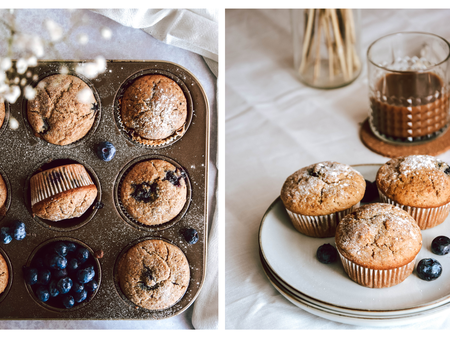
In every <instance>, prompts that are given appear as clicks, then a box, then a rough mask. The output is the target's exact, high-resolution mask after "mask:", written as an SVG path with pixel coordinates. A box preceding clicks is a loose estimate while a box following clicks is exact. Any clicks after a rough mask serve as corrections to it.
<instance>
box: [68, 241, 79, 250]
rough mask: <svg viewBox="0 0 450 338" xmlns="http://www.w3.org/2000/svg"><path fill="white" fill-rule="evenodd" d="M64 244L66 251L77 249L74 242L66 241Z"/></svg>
mask: <svg viewBox="0 0 450 338" xmlns="http://www.w3.org/2000/svg"><path fill="white" fill-rule="evenodd" d="M66 246H67V251H68V252H75V250H76V249H77V245H76V244H75V243H74V242H66Z"/></svg>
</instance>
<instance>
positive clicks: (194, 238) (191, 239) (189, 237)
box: [183, 228, 198, 244]
mask: <svg viewBox="0 0 450 338" xmlns="http://www.w3.org/2000/svg"><path fill="white" fill-rule="evenodd" d="M183 237H184V239H185V241H186V242H188V244H195V243H197V242H198V232H197V230H195V229H192V228H186V229H184V230H183Z"/></svg>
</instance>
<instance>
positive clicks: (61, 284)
mask: <svg viewBox="0 0 450 338" xmlns="http://www.w3.org/2000/svg"><path fill="white" fill-rule="evenodd" d="M72 285H73V282H72V280H71V279H70V278H69V277H64V278H61V279H60V280H58V281H57V282H56V288H57V289H58V291H59V292H60V293H61V294H65V293H67V292H69V291H70V289H71V288H72Z"/></svg>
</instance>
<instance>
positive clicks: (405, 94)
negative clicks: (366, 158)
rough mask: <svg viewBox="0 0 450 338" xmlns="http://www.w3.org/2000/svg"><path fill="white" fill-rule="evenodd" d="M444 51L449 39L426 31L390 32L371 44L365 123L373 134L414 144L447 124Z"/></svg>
mask: <svg viewBox="0 0 450 338" xmlns="http://www.w3.org/2000/svg"><path fill="white" fill-rule="evenodd" d="M449 56H450V45H449V43H448V42H447V41H446V40H445V39H443V38H441V37H439V36H437V35H434V34H429V33H421V32H405V33H395V34H391V35H387V36H384V37H382V38H380V39H378V40H376V41H375V42H373V43H372V44H371V45H370V47H369V49H368V50H367V60H368V77H369V100H370V111H369V124H370V127H371V129H372V131H373V133H374V134H375V135H376V136H377V137H378V138H380V139H382V140H383V141H385V142H388V143H394V144H402V145H405V144H410V145H414V144H420V143H424V142H427V141H430V140H433V139H435V138H436V137H438V136H440V135H442V134H443V133H444V132H445V131H446V130H447V128H448V126H449V122H450V120H449V118H450V116H449V92H448V90H449V89H448V80H449Z"/></svg>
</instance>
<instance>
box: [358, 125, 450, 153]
mask: <svg viewBox="0 0 450 338" xmlns="http://www.w3.org/2000/svg"><path fill="white" fill-rule="evenodd" d="M360 137H361V141H362V142H363V143H364V145H365V146H366V147H367V148H369V149H370V150H372V151H373V152H375V153H377V154H380V155H383V156H386V157H389V158H393V157H398V156H408V155H431V156H437V155H439V154H442V153H445V152H446V151H447V150H450V129H448V130H447V131H446V132H445V133H444V134H443V135H441V136H439V137H438V138H436V139H434V140H432V141H430V142H427V143H423V144H417V145H405V146H403V145H396V144H390V143H386V142H384V141H382V140H380V139H379V138H377V137H376V136H375V134H374V133H373V132H372V130H371V129H370V126H369V119H368V118H366V119H365V120H364V122H363V123H362V124H361V131H360Z"/></svg>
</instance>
